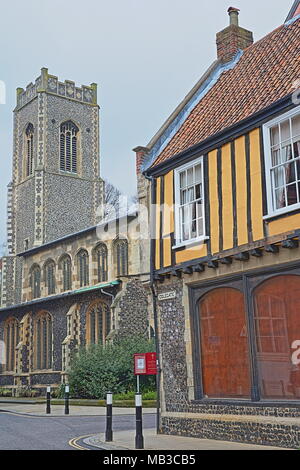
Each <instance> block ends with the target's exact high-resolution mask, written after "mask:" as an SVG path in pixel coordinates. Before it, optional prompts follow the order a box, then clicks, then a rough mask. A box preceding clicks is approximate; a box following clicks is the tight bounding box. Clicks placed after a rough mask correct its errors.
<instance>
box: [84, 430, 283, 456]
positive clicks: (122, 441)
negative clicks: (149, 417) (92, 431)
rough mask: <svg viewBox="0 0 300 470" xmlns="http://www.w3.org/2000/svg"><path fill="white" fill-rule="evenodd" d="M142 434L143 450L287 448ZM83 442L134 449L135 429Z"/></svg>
mask: <svg viewBox="0 0 300 470" xmlns="http://www.w3.org/2000/svg"><path fill="white" fill-rule="evenodd" d="M143 435H144V446H145V450H164V451H165V450H269V451H270V450H284V451H286V450H287V449H283V448H281V447H271V446H260V445H254V444H243V443H239V442H228V441H215V440H212V439H197V438H194V437H183V436H169V435H166V434H156V430H155V429H145V430H144V431H143ZM84 443H85V444H87V445H90V446H94V447H96V448H98V449H102V450H112V451H113V450H134V448H135V444H134V443H135V431H118V432H115V433H114V441H113V442H112V443H106V442H105V437H104V435H103V434H97V435H94V436H92V437H88V438H86V439H84Z"/></svg>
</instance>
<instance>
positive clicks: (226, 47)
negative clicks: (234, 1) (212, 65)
mask: <svg viewBox="0 0 300 470" xmlns="http://www.w3.org/2000/svg"><path fill="white" fill-rule="evenodd" d="M239 11H240V10H239V9H238V8H234V7H230V8H228V14H229V18H230V24H229V26H228V27H227V28H225V29H223V31H221V32H220V33H218V34H217V51H218V59H219V60H220V61H221V62H222V63H223V64H225V63H226V62H229V61H230V60H231V59H233V57H234V56H235V55H236V53H237V52H238V50H239V49H242V50H244V49H246V48H247V47H248V46H251V44H253V33H252V32H251V31H248V30H247V29H244V28H241V27H240V26H239Z"/></svg>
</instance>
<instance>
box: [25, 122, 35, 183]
mask: <svg viewBox="0 0 300 470" xmlns="http://www.w3.org/2000/svg"><path fill="white" fill-rule="evenodd" d="M25 151H26V158H25V161H26V169H25V174H26V176H30V175H32V174H33V125H32V124H28V126H27V128H26V131H25Z"/></svg>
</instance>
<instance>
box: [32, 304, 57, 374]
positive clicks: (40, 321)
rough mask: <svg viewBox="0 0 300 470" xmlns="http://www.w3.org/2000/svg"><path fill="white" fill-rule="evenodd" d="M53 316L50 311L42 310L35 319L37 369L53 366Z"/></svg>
mask: <svg viewBox="0 0 300 470" xmlns="http://www.w3.org/2000/svg"><path fill="white" fill-rule="evenodd" d="M52 349H53V348H52V318H51V315H50V314H49V313H48V312H40V313H38V315H37V317H36V318H35V320H34V353H35V354H34V359H35V369H37V370H43V369H51V368H52Z"/></svg>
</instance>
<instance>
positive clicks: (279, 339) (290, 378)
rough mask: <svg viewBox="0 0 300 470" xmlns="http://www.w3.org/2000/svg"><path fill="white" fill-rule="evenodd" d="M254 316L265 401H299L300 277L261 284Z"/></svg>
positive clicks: (260, 376)
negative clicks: (267, 399) (281, 399)
mask: <svg viewBox="0 0 300 470" xmlns="http://www.w3.org/2000/svg"><path fill="white" fill-rule="evenodd" d="M254 315H255V330H256V347H257V361H258V370H259V385H260V390H261V396H262V398H273V399H275V398H277V399H278V398H283V399H299V398H300V276H293V275H284V276H276V277H273V278H272V279H269V280H267V281H265V282H264V283H263V284H261V285H260V286H259V287H258V288H257V289H256V290H255V293H254ZM296 341H299V343H298V344H299V346H297V345H296V344H295V342H296ZM293 347H294V348H293ZM297 350H299V354H298V356H297ZM293 362H294V363H293ZM296 362H299V364H297V363H296Z"/></svg>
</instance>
